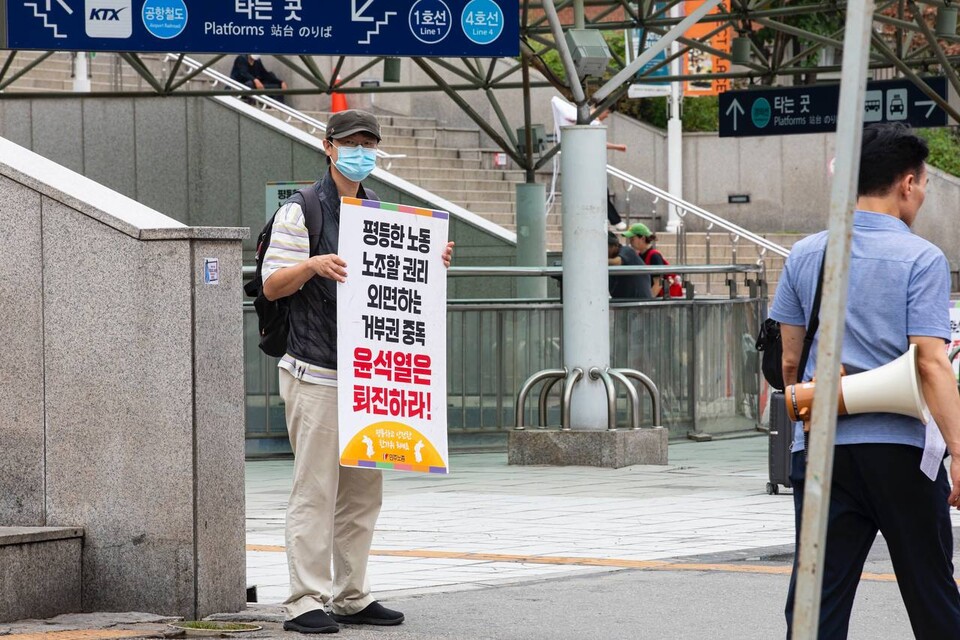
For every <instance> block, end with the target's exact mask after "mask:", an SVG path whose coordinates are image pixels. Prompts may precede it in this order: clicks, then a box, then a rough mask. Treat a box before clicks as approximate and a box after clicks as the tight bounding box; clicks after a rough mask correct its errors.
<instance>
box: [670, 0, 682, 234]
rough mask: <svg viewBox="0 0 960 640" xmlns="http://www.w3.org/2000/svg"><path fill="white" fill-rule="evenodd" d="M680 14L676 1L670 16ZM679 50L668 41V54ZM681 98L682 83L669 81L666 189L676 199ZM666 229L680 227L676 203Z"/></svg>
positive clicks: (675, 64) (677, 69)
mask: <svg viewBox="0 0 960 640" xmlns="http://www.w3.org/2000/svg"><path fill="white" fill-rule="evenodd" d="M681 15H682V6H681V5H680V4H679V3H678V4H675V5H674V6H673V7H671V8H670V16H671V17H675V18H679V17H680V16H681ZM679 52H680V45H679V43H677V42H676V41H674V42H671V43H670V55H672V56H676V55H677V54H678V53H679ZM682 60H683V58H682V57H681V56H678V57H676V58H674V60H673V61H672V62H671V63H670V73H671V74H672V75H675V76H681V75H683V70H682V69H681V65H680V63H681V61H682ZM682 100H683V83H682V82H679V81H674V82H671V83H670V119H669V120H668V121H667V191H669V192H670V195H672V196H674V197H676V198H677V199H678V200H682V199H683V122H682V120H681V119H680V102H681V101H682ZM667 212H668V213H667V231H668V232H670V233H676V232H677V229H679V228H680V212H679V211H678V210H677V205H675V204H670V205H669V206H668V207H667Z"/></svg>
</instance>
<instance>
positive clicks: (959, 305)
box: [947, 302, 960, 377]
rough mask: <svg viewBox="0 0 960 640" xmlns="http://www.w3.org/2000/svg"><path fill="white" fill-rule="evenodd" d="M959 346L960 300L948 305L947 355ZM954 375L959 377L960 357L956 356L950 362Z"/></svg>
mask: <svg viewBox="0 0 960 640" xmlns="http://www.w3.org/2000/svg"><path fill="white" fill-rule="evenodd" d="M957 347H960V302H955V303H954V305H953V306H952V307H950V343H949V344H948V345H947V355H950V352H951V351H953V350H954V349H956V348H957ZM950 364H952V365H953V373H954V375H956V376H958V377H960V357H957V358H956V359H955V360H954V361H953V362H952V363H950Z"/></svg>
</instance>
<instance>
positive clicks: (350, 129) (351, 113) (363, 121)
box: [327, 109, 381, 141]
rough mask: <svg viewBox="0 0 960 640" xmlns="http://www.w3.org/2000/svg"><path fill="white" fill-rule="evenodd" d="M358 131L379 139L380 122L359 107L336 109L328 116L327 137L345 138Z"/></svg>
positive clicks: (334, 138)
mask: <svg viewBox="0 0 960 640" xmlns="http://www.w3.org/2000/svg"><path fill="white" fill-rule="evenodd" d="M360 131H363V132H365V133H369V134H371V135H373V136H375V137H376V138H377V141H379V140H381V138H380V123H379V122H377V117H376V116H375V115H373V114H372V113H369V112H367V111H361V110H360V109H348V110H346V111H338V112H337V113H335V114H333V115H332V116H330V121H329V122H327V138H332V139H333V140H339V139H340V138H346V137H347V136H351V135H353V134H355V133H358V132H360Z"/></svg>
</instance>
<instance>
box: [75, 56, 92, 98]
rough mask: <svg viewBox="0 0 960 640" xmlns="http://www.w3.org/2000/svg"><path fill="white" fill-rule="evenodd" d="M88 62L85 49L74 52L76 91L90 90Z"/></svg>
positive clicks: (85, 91) (84, 91)
mask: <svg viewBox="0 0 960 640" xmlns="http://www.w3.org/2000/svg"><path fill="white" fill-rule="evenodd" d="M87 62H88V60H87V53H86V52H85V51H77V52H76V53H74V54H73V90H74V91H75V92H76V93H89V92H90V75H89V72H88V69H87Z"/></svg>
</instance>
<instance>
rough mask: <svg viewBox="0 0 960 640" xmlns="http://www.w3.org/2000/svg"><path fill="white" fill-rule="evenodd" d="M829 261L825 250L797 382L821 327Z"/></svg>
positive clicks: (805, 366)
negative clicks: (826, 271)
mask: <svg viewBox="0 0 960 640" xmlns="http://www.w3.org/2000/svg"><path fill="white" fill-rule="evenodd" d="M826 263H827V252H826V251H824V252H823V258H822V259H821V260H820V275H819V276H817V292H816V293H815V294H814V296H813V309H812V310H811V312H810V324H809V325H807V333H806V335H805V336H803V352H802V353H801V355H800V364H799V366H798V367H797V382H802V379H803V372H804V371H805V370H806V368H807V360H809V358H810V347H812V346H813V337H814V336H815V335H817V329H819V328H820V297H821V294H822V293H823V270H824V266H825V265H826Z"/></svg>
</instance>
